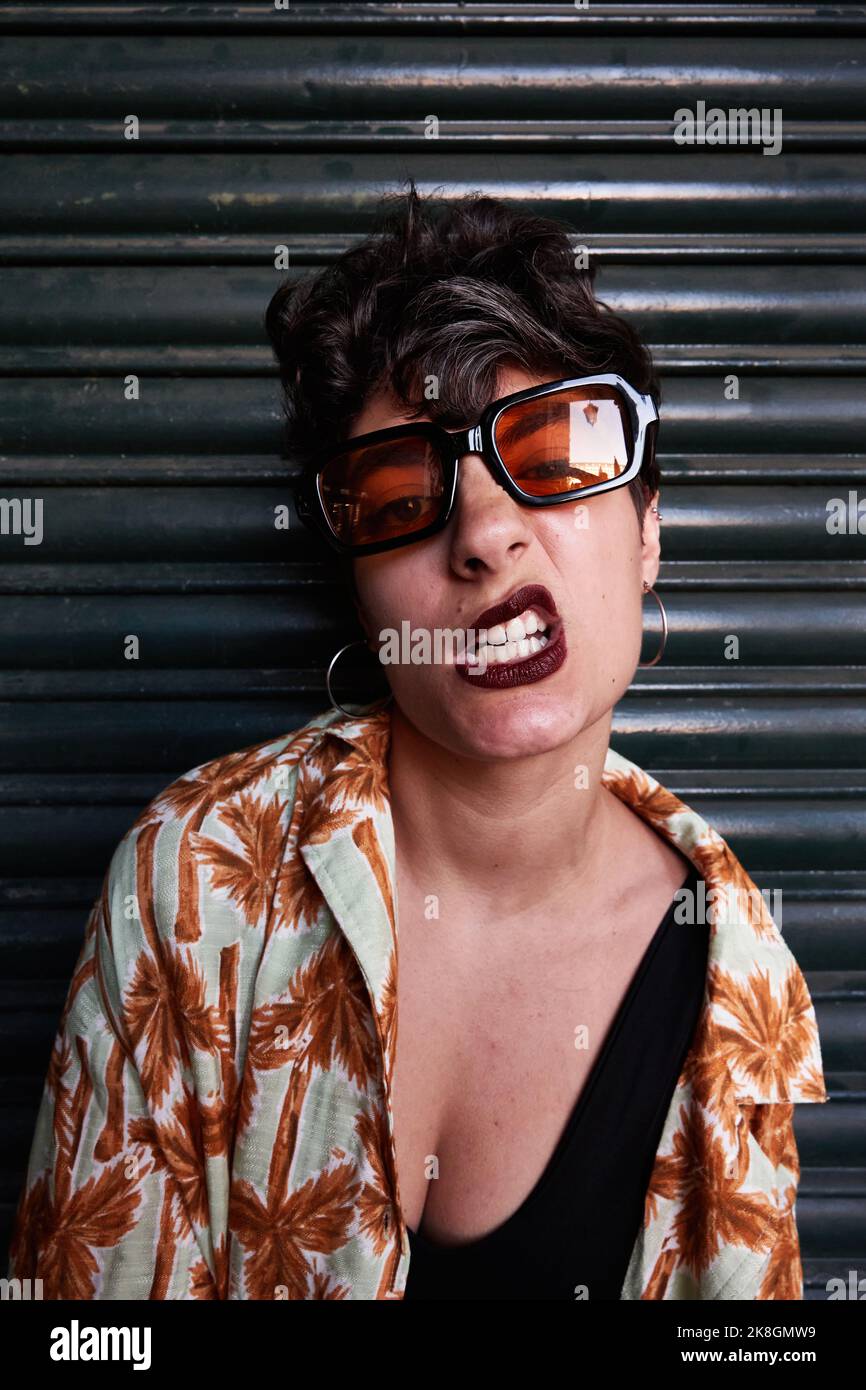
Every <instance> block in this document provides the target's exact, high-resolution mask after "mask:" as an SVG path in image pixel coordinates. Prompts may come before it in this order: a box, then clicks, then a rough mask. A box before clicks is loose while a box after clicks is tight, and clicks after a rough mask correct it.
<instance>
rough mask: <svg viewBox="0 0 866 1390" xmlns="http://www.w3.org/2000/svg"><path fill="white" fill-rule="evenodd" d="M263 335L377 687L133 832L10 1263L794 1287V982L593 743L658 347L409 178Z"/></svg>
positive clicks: (170, 1289)
mask: <svg viewBox="0 0 866 1390" xmlns="http://www.w3.org/2000/svg"><path fill="white" fill-rule="evenodd" d="M267 322H268V329H269V332H270V335H271V340H272V342H273V344H274V349H275V352H276V355H277V357H278V360H279V363H280V368H281V376H282V381H283V385H284V391H285V405H286V414H287V423H288V435H289V442H290V446H291V449H292V453H293V455H294V456H295V458H296V459H297V461H298V463H299V465H300V481H299V486H298V491H297V502H298V510H299V513H300V515H301V516H302V517H303V518H304V520H305V521H306V522H307V523H308V524H309V525H310V526H311V527H312V529H313V530H314V531H315V532H316V534H317V535H318V536H319V537H320V538H321V539H322V541H323V542H324V543H325V547H326V550H327V553H328V554H329V555H331V554H332V555H333V556H334V557H335V559H336V561H337V564H338V566H339V567H340V573H341V574H342V577H343V578H344V579H345V580H346V581H347V584H348V585H349V586H350V589H351V596H352V601H353V603H354V606H355V610H356V612H357V615H358V618H359V621H360V624H361V628H362V629H363V631H364V632H365V634H366V636H365V639H364V641H365V642H366V644H367V645H368V646H369V648H370V649H371V651H372V652H373V653H380V654H382V656H383V657H384V653H385V650H386V649H387V651H388V652H389V654H390V657H389V661H388V664H385V665H383V668H382V669H383V671H384V674H385V676H386V678H387V686H388V687H389V695H388V698H387V699H386V700H385V701H384V702H379V703H377V704H375V705H374V706H373V707H372V708H364V707H363V706H358V705H357V704H356V705H355V706H354V707H352V708H348V709H346V708H344V707H343V706H339V705H336V703H335V708H333V709H331V710H328V711H327V712H325V713H323V714H320V715H318V716H317V717H316V718H315V719H313V720H311V721H310V722H309V723H308V724H307V725H305V726H304V727H303V728H302V729H300V730H296V731H294V732H293V733H291V734H288V735H286V736H285V737H283V738H281V739H278V740H272V741H270V742H267V743H262V744H258V745H256V746H254V747H252V748H248V749H245V750H243V751H241V752H239V753H236V754H233V755H230V756H228V757H223V758H218V759H215V760H214V761H212V762H209V763H207V764H205V765H204V766H203V767H200V768H197V769H194V770H193V771H192V772H190V773H188V774H186V776H185V777H182V778H181V779H180V780H179V781H177V782H175V783H174V784H173V785H172V786H171V787H169V788H167V789H166V791H165V792H163V793H162V794H161V796H159V797H157V798H156V799H155V800H154V801H153V802H152V803H151V805H150V806H148V807H147V808H146V809H145V811H144V812H143V813H142V815H141V816H140V817H139V820H138V821H137V822H136V824H135V825H134V826H133V827H132V829H131V830H130V831H129V833H128V834H127V836H126V837H125V838H124V840H123V841H122V842H121V844H120V845H119V846H118V849H117V851H116V852H115V855H114V858H113V860H112V864H111V866H110V868H109V872H108V874H107V875H106V881H105V885H104V889H103V893H102V897H101V899H100V901H99V902H98V903H97V904H96V905H95V908H94V912H93V914H92V916H91V918H90V921H89V924H88V929H87V933H86V939H85V946H84V950H83V953H82V957H81V960H80V962H79V965H78V967H77V970H76V974H75V977H74V979H73V982H72V988H71V990H70V996H69V1000H68V1002H67V1005H66V1009H65V1011H64V1017H63V1020H62V1022H61V1028H60V1032H59V1035H58V1039H57V1043H56V1046H55V1052H54V1056H53V1058H52V1064H51V1069H50V1073H49V1077H48V1081H47V1083H46V1090H45V1096H44V1100H43V1108H42V1111H41V1112H40V1117H39V1122H38V1127H37V1134H36V1138H35V1140H34V1146H33V1153H32V1155H31V1163H30V1170H29V1173H28V1181H27V1187H26V1190H25V1193H24V1195H23V1197H22V1202H21V1207H20V1210H19V1215H18V1223H17V1229H16V1238H15V1243H14V1246H13V1258H12V1270H11V1272H12V1273H13V1274H16V1275H18V1276H19V1277H22V1278H25V1277H41V1278H42V1279H43V1281H44V1284H45V1296H46V1297H61V1298H65V1297H84V1298H109V1297H112V1298H118V1297H126V1298H159V1299H175V1298H176V1299H184V1298H290V1299H318V1298H353V1299H354V1298H357V1299H372V1298H401V1297H409V1298H411V1297H419V1298H441V1297H449V1298H562V1297H566V1298H570V1299H581V1300H582V1299H584V1298H589V1299H619V1298H622V1299H634V1298H647V1299H677V1298H703V1299H716V1298H749V1299H751V1298H755V1299H779V1298H782V1299H790V1298H801V1297H802V1271H801V1264H800V1255H799V1247H798V1241H797V1229H796V1223H795V1195H796V1186H797V1181H798V1176H799V1167H798V1160H797V1151H796V1146H795V1143H794V1136H793V1128H792V1116H793V1105H794V1103H795V1102H804V1101H823V1100H825V1099H826V1091H825V1088H824V1081H823V1074H822V1066H821V1053H820V1047H819V1040H818V1033H817V1028H816V1023H815V1015H814V1010H813V1007H812V1002H811V1000H810V998H809V994H808V991H807V989H806V985H805V982H804V980H803V976H802V974H801V972H800V970H799V968H798V966H797V964H796V961H795V960H794V958H793V956H792V955H791V953H790V952H789V951H788V949H787V947H786V946H785V944H784V942H783V940H782V938H781V935H780V933H779V931H778V929H777V928H776V926H775V924H774V923H773V921H772V919H771V918H770V916H769V914H768V913H767V911H766V908H765V907H764V904H763V901H762V899H761V896H760V894H759V893H758V891H757V889H756V888H755V885H754V884H753V883H752V881H751V879H749V877H748V875H747V874H746V873H745V871H744V869H743V868H742V866H741V865H740V864H739V863H738V861H737V860H736V858H735V856H734V855H733V853H732V852H731V850H730V849H729V847H728V846H727V845H726V844H725V842H724V841H723V840H722V839H721V838H720V837H719V836H718V834H717V833H716V832H715V831H714V830H713V829H712V828H711V827H710V826H709V825H707V824H706V822H705V821H704V820H703V819H702V818H701V817H700V816H699V815H698V814H697V813H696V812H695V811H693V810H691V809H690V808H689V807H688V806H686V805H685V804H684V803H683V802H681V801H680V800H679V799H678V798H677V797H675V796H674V795H672V794H671V793H670V792H668V791H666V790H665V789H664V788H663V787H662V786H660V785H659V783H658V782H656V781H655V780H654V779H653V778H652V777H650V776H649V775H648V774H647V773H645V772H643V771H642V770H641V769H640V768H638V767H637V766H636V765H635V764H634V763H632V762H630V761H629V760H628V759H626V758H624V757H622V756H621V755H619V754H618V753H616V752H615V751H614V750H613V749H611V748H610V747H609V734H610V728H611V717H612V710H613V707H614V706H615V705H616V703H617V701H618V700H619V699H620V698H621V696H622V695H623V694H624V693H625V691H626V690H627V689H628V686H629V684H630V682H631V680H632V677H633V674H634V670H635V667H636V665H637V663H638V658H639V655H640V648H641V619H642V614H641V608H642V602H641V601H642V595H643V593H644V592H652V593H654V590H653V588H652V586H653V584H654V582H655V579H656V576H657V573H658V568H659V553H660V540H659V519H660V514H659V512H658V508H657V503H658V468H657V465H656V461H655V456H654V446H655V431H656V426H657V419H658V411H657V398H658V393H657V383H656V381H655V378H654V376H653V373H652V365H651V362H650V359H649V355H648V353H647V352H646V349H645V348H644V347H643V345H642V344H641V343H640V341H639V339H638V337H637V335H636V334H635V333H634V331H633V330H632V329H631V328H630V327H629V326H628V325H627V324H626V323H625V322H623V321H622V320H621V319H620V318H618V317H617V316H616V315H614V314H612V313H611V312H610V311H609V310H607V308H606V307H605V306H604V305H603V304H601V303H599V302H598V301H597V300H596V299H595V297H594V295H593V292H592V275H591V274H590V273H588V272H586V271H585V270H581V269H576V268H575V264H574V261H573V257H572V253H571V248H570V244H569V240H568V236H567V234H566V233H565V231H564V230H563V229H562V228H561V227H560V226H559V225H558V224H556V223H553V222H550V221H547V220H546V219H540V218H536V217H532V216H529V215H526V214H523V213H518V212H514V211H512V210H510V209H508V208H507V207H505V206H504V205H502V204H500V203H498V202H496V201H494V200H491V199H487V198H480V197H478V198H468V199H464V200H461V201H460V202H457V203H455V204H452V205H450V206H449V205H447V204H445V205H439V204H436V203H425V202H424V201H423V200H420V199H419V198H418V197H417V194H416V192H415V190H414V187H413V188H410V190H409V193H408V196H407V197H406V199H405V201H404V202H401V203H400V205H399V206H398V207H397V209H396V210H395V211H393V212H391V213H390V214H389V216H388V217H387V218H386V220H385V221H384V223H383V226H382V233H381V236H380V237H378V238H375V239H374V238H371V239H369V240H367V241H365V242H362V243H361V244H360V245H359V246H357V247H356V248H354V249H353V250H352V251H350V252H348V253H346V254H345V255H344V256H342V257H341V258H340V259H339V260H338V261H337V262H336V263H335V265H334V266H332V267H331V268H329V269H328V270H326V271H325V272H324V273H323V274H322V275H320V276H319V277H317V278H315V279H308V280H304V281H302V282H301V284H300V285H299V286H292V285H286V286H284V287H283V288H281V289H280V290H279V291H278V292H277V294H276V295H275V296H274V299H273V301H272V303H271V305H270V308H269V311H268V321H267ZM659 605H660V607H661V604H660V601H659ZM662 616H663V617H664V610H663V608H662ZM404 625H408V627H409V629H410V632H409V646H410V649H409V650H407V649H406V643H405V641H404V643H403V649H402V651H401V650H400V642H399V641H397V642H396V644H395V640H394V639H395V634H400V635H401V636H402V633H403V631H404ZM664 631H666V628H665V629H664ZM446 634H450V637H447V636H446ZM440 639H441V640H440ZM662 646H663V639H662V643H661V645H660V647H659V653H658V655H660V653H661V647H662ZM395 651H396V652H397V654H398V656H399V657H401V658H402V659H399V660H397V661H394V660H393V657H394V653H395ZM340 654H341V653H337V655H338V656H339V655H340ZM655 659H658V658H657V657H656V658H654V659H653V660H655ZM644 664H653V662H648V663H644ZM333 665H334V663H332V668H333ZM328 676H329V690H330V688H331V686H330V677H331V671H330V670H329V673H328ZM398 943H399V950H398ZM398 1019H399V1030H398ZM398 1035H399V1046H398Z"/></svg>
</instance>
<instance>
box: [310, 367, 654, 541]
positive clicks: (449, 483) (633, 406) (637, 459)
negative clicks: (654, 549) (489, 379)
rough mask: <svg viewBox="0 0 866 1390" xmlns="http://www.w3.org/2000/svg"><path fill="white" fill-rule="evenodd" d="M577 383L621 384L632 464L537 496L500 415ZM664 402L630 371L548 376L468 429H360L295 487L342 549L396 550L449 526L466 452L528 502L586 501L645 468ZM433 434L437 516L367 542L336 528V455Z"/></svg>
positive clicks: (498, 403) (320, 529)
mask: <svg viewBox="0 0 866 1390" xmlns="http://www.w3.org/2000/svg"><path fill="white" fill-rule="evenodd" d="M575 386H612V387H615V388H616V389H617V391H618V392H619V393H620V395H621V398H622V403H623V404H624V405H625V408H626V410H627V412H628V416H629V421H630V424H631V436H632V440H633V446H632V456H631V458H630V459H629V462H628V466H627V467H626V468H624V469H623V471H622V473H620V474H619V476H618V477H616V478H606V479H604V480H603V481H602V482H600V483H590V484H589V485H588V486H587V487H581V488H570V489H569V490H568V492H558V493H555V494H553V495H551V496H547V497H531V496H530V495H529V494H528V493H525V492H523V491H522V490H521V489H520V488H519V487H518V486H517V484H516V483H515V481H514V479H513V478H512V477H511V474H510V473H509V472H508V469H507V468H506V466H505V464H504V462H503V460H502V457H501V455H500V453H499V450H498V449H497V447H496V424H497V422H498V420H499V417H500V415H502V413H503V412H504V411H505V410H507V409H508V408H509V406H512V405H517V404H518V402H520V401H528V400H534V399H541V398H542V397H544V396H548V395H552V394H553V393H555V392H559V391H566V390H569V389H571V388H573V387H575ZM658 418H659V412H658V404H657V402H656V400H655V399H654V397H653V396H652V395H642V394H641V393H640V392H639V391H636V390H635V388H634V387H633V386H632V385H631V383H630V382H628V381H626V379H625V377H622V376H618V375H616V374H615V373H612V372H608V373H603V374H601V375H597V376H576V377H564V378H562V379H561V380H559V381H550V382H545V383H544V384H543V385H541V386H530V387H527V388H526V389H524V390H523V391H514V392H512V393H511V395H508V396H500V397H499V399H498V400H495V401H490V403H489V404H488V405H487V406H485V408H484V411H483V413H482V415H481V417H480V419H479V420H478V423H477V424H475V425H471V426H470V427H469V428H467V429H464V430H453V431H452V430H445V429H443V428H442V427H441V426H440V425H434V424H433V423H432V422H431V421H429V420H420V421H419V422H418V423H417V424H412V423H408V424H405V425H392V426H390V427H389V428H388V429H384V430H373V431H372V432H371V433H369V434H359V435H356V436H355V437H354V438H351V439H344V440H341V441H340V443H339V444H334V445H331V446H330V447H329V448H327V449H325V450H323V451H322V452H321V453H319V454H318V455H317V457H316V460H315V469H314V471H311V472H310V473H309V474H307V475H305V476H304V477H303V478H302V479H301V480H300V481H299V482H298V483H297V484H296V485H295V488H294V499H295V509H296V511H297V513H298V516H299V517H300V519H301V521H302V522H303V523H304V525H306V526H308V527H309V528H310V529H312V530H314V531H315V532H316V533H317V534H318V535H320V536H322V537H323V538H324V539H325V541H327V542H328V544H329V545H330V546H331V547H332V548H333V549H334V550H336V551H337V552H338V554H340V555H346V556H353V557H354V556H361V555H376V554H379V553H381V552H382V551H386V550H396V549H397V548H398V547H399V546H404V545H414V544H415V542H416V541H422V540H426V539H427V538H428V537H429V536H433V535H435V534H436V533H437V532H438V531H441V530H443V528H444V527H445V526H447V525H448V522H449V521H450V519H451V515H452V512H453V511H454V502H455V499H456V496H457V476H458V466H459V460H460V459H461V458H462V457H463V456H464V455H465V454H480V455H481V457H482V458H483V459H484V461H485V463H486V464H487V467H488V468H489V469H490V472H491V473H492V475H493V477H494V478H495V480H496V482H498V483H499V485H500V486H501V487H503V488H504V489H505V491H506V492H507V493H508V495H509V497H512V498H513V499H514V501H515V502H518V503H519V504H520V505H521V506H525V507H554V506H559V505H560V504H561V503H563V502H576V501H578V500H580V501H582V500H583V499H584V498H585V497H591V496H594V495H595V494H596V493H599V492H609V491H611V490H612V489H613V488H617V487H623V486H625V485H626V484H627V483H630V482H631V481H632V479H633V478H636V477H637V475H638V474H639V472H640V470H641V468H642V466H643V462H644V452H645V446H646V437H647V431H648V429H649V427H650V426H651V425H652V424H654V423H655V422H657V421H658ZM419 435H420V436H422V437H423V438H426V439H429V440H430V441H431V442H432V443H433V444H434V445H435V446H436V448H437V451H438V453H439V456H440V459H441V462H442V471H443V479H444V486H443V489H442V499H441V503H440V507H439V514H438V515H437V517H436V518H435V520H434V521H431V522H428V524H427V525H426V526H423V527H421V528H420V529H419V530H417V531H410V532H408V533H407V534H406V535H404V536H392V537H391V539H390V540H386V541H369V542H367V543H366V544H363V545H352V544H347V543H346V542H345V541H341V540H340V539H339V537H338V536H337V535H336V534H335V533H334V531H333V529H332V527H331V524H330V522H329V520H328V514H327V509H326V507H325V504H324V501H323V499H322V495H321V484H320V476H321V472H322V469H323V468H324V467H325V465H326V464H327V463H329V462H330V461H331V459H334V458H337V457H339V455H340V454H345V453H349V452H350V451H353V450H355V449H358V448H361V447H364V446H366V445H369V444H381V443H384V442H386V441H387V440H389V439H405V438H408V437H410V436H411V437H412V438H417V437H418V436H419Z"/></svg>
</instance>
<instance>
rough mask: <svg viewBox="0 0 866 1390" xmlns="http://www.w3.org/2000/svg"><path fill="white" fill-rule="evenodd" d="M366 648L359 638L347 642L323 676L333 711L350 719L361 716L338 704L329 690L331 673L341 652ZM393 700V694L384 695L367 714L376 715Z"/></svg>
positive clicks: (355, 711) (362, 640)
mask: <svg viewBox="0 0 866 1390" xmlns="http://www.w3.org/2000/svg"><path fill="white" fill-rule="evenodd" d="M366 646H367V643H366V642H365V641H364V639H363V638H362V637H359V638H358V640H357V641H356V642H347V643H346V645H345V647H341V648H340V650H339V651H338V652H336V653H335V654H334V656H332V657H331V664H330V666H329V667H328V672H327V675H326V676H325V685H326V687H327V691H328V697H329V699H330V701H331V704H332V705H333V706H334V709H338V710H339V711H340V712H341V714H347V715H348V716H349V718H350V719H359V718H361V716H360V715H359V714H358V712H357V710H353V709H346V707H345V705H341V704H340V702H339V700H338V699H337V698H336V696H335V695H334V692H333V690H332V689H331V672H332V671H333V669H334V667H335V666H336V664H337V662H338V661H339V659H340V657H341V656H342V655H343V652H347V651H349V649H350V647H366ZM393 698H394V697H393V694H389V695H386V696H385V698H384V699H383V700H382V701H380V703H379V704H378V705H377V706H375V707H374V709H372V710H368V714H374V713H378V711H379V710H381V709H384V708H385V706H386V705H387V704H388V702H389V701H390V700H392V699H393Z"/></svg>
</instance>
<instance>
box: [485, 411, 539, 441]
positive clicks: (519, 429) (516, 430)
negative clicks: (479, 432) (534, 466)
mask: <svg viewBox="0 0 866 1390" xmlns="http://www.w3.org/2000/svg"><path fill="white" fill-rule="evenodd" d="M549 418H550V410H549V408H548V406H547V405H540V406H538V407H537V408H536V409H535V410H532V411H530V412H529V414H528V415H519V416H518V417H517V419H516V420H514V421H512V423H511V425H508V423H507V416H506V423H504V424H503V425H502V426H501V429H502V433H501V435H500V426H498V425H497V427H496V434H497V437H498V438H501V439H502V442H503V443H504V444H517V443H518V442H519V441H520V440H521V439H523V438H525V436H526V435H528V434H532V432H533V431H534V430H536V429H537V428H538V426H539V425H543V424H545V423H546V422H547V420H548V419H549Z"/></svg>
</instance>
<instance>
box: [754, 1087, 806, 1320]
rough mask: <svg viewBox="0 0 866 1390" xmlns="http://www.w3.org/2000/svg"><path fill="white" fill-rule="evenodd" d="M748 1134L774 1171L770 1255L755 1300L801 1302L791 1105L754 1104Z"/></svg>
mask: <svg viewBox="0 0 866 1390" xmlns="http://www.w3.org/2000/svg"><path fill="white" fill-rule="evenodd" d="M751 1131H752V1137H753V1138H754V1140H755V1143H756V1144H757V1146H758V1149H759V1151H760V1154H761V1157H762V1159H763V1160H766V1162H767V1163H768V1164H769V1165H770V1166H771V1167H772V1168H773V1170H774V1174H773V1182H772V1186H771V1195H772V1199H773V1204H772V1207H771V1212H772V1219H771V1222H770V1227H769V1239H770V1252H769V1259H768V1260H767V1263H766V1266H765V1269H764V1272H763V1278H762V1281H761V1285H760V1288H759V1290H758V1292H757V1295H756V1297H757V1298H758V1299H786V1300H791V1299H793V1300H797V1299H802V1297H803V1263H802V1258H801V1254H800V1237H799V1232H798V1230H797V1188H798V1184H799V1181H800V1160H799V1155H798V1152H797V1141H796V1138H795V1135H794V1105H793V1103H792V1102H780V1101H777V1102H773V1103H767V1104H761V1105H756V1106H755V1107H754V1112H753V1115H752V1120H751Z"/></svg>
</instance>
